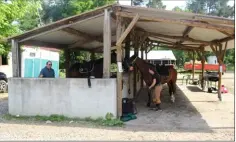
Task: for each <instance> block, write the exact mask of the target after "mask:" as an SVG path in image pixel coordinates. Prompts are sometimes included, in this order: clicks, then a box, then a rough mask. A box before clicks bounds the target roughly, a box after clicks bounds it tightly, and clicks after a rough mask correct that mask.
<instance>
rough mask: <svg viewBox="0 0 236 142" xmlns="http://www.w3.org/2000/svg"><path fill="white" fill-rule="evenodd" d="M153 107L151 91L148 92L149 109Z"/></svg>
mask: <svg viewBox="0 0 236 142" xmlns="http://www.w3.org/2000/svg"><path fill="white" fill-rule="evenodd" d="M150 106H151V90H148V102H147V107H150Z"/></svg>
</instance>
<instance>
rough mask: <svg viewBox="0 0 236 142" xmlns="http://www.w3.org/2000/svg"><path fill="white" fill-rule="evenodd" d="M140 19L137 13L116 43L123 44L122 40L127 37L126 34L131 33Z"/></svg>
mask: <svg viewBox="0 0 236 142" xmlns="http://www.w3.org/2000/svg"><path fill="white" fill-rule="evenodd" d="M138 19H139V15H138V14H136V15H135V16H134V18H133V20H132V21H131V23H130V24H129V26H128V27H127V29H125V31H124V33H123V34H122V35H121V37H120V38H119V39H118V41H117V43H116V45H121V44H122V42H123V41H124V39H125V38H126V36H127V35H128V34H129V32H130V31H131V30H132V28H133V27H134V25H135V24H136V23H137V21H138Z"/></svg>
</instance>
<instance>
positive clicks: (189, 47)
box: [150, 40, 199, 50]
mask: <svg viewBox="0 0 236 142" xmlns="http://www.w3.org/2000/svg"><path fill="white" fill-rule="evenodd" d="M150 41H151V42H152V43H157V44H158V43H160V44H165V45H171V46H173V48H175V49H178V48H179V49H181V48H185V49H189V50H199V48H198V47H191V46H186V45H183V44H179V45H175V44H173V43H168V42H162V41H154V40H150Z"/></svg>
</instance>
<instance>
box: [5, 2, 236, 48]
mask: <svg viewBox="0 0 236 142" xmlns="http://www.w3.org/2000/svg"><path fill="white" fill-rule="evenodd" d="M104 9H108V10H110V11H111V31H112V33H111V35H112V38H111V39H112V46H114V45H115V42H116V15H120V16H122V17H125V18H126V19H130V20H132V18H133V17H134V16H135V15H136V14H139V16H140V18H139V20H138V22H137V23H136V29H138V30H139V31H142V32H145V33H147V34H148V38H149V40H150V41H155V42H158V43H160V44H161V45H168V46H170V47H171V48H174V49H175V48H178V47H180V46H181V47H185V48H190V49H200V47H205V50H208V51H211V47H210V44H211V43H213V42H214V43H215V42H216V41H217V42H221V43H223V47H224V45H225V43H226V41H228V43H227V44H228V48H227V49H230V48H234V34H235V33H234V20H232V19H227V18H220V17H214V16H206V15H199V14H193V13H185V12H174V11H167V10H159V9H153V8H142V7H134V6H133V7H131V6H122V5H118V4H113V5H107V6H103V7H101V8H98V9H95V10H92V11H89V12H85V13H82V14H80V15H75V16H72V17H69V18H65V19H62V20H59V21H56V22H54V23H51V24H48V25H45V26H43V27H40V28H36V29H33V30H31V31H28V32H25V33H23V34H21V35H17V36H14V37H10V38H9V39H8V40H10V39H15V40H18V41H19V42H20V43H21V44H25V45H37V46H40V45H42V46H47V47H52V48H58V49H65V48H70V49H71V50H73V49H78V50H93V51H95V52H96V51H102V50H103V23H104ZM117 9H119V11H118V12H117V11H116V10H117ZM179 49H181V48H179ZM183 49H184V48H183Z"/></svg>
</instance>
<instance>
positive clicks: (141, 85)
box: [140, 44, 144, 88]
mask: <svg viewBox="0 0 236 142" xmlns="http://www.w3.org/2000/svg"><path fill="white" fill-rule="evenodd" d="M143 46H144V44H143V45H142V46H141V59H142V60H143ZM140 88H143V75H142V74H141V81H140Z"/></svg>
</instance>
